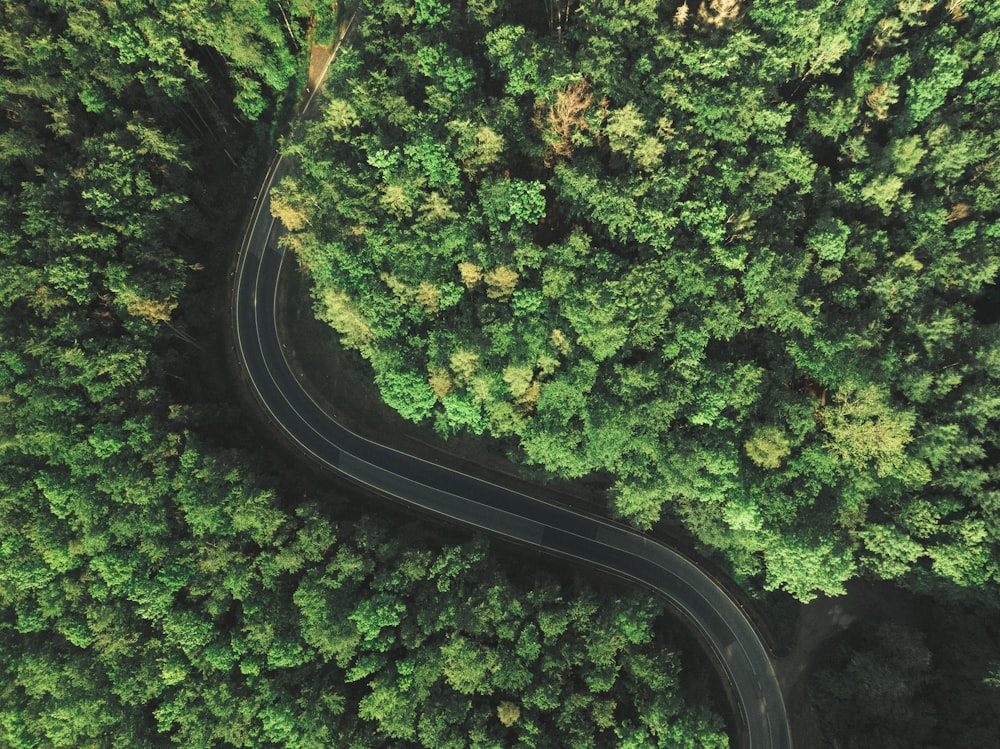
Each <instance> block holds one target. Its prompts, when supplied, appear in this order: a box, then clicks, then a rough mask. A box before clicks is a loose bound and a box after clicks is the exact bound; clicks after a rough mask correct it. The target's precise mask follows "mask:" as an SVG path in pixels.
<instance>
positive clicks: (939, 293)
mask: <svg viewBox="0 0 1000 749" xmlns="http://www.w3.org/2000/svg"><path fill="white" fill-rule="evenodd" d="M358 5H359V7H358V8H352V9H351V10H352V11H353V10H358V15H357V17H356V19H357V20H356V25H355V29H354V31H353V32H352V35H351V37H350V39H349V43H348V44H347V46H345V47H344V48H343V49H342V51H341V57H340V58H339V59H338V61H337V63H336V67H335V69H333V70H332V71H331V74H330V77H329V79H328V82H327V89H328V94H327V98H326V99H325V100H324V101H323V102H321V105H322V117H320V118H318V119H317V120H315V121H312V122H307V123H303V124H302V125H300V126H298V127H296V128H295V129H294V130H293V131H292V132H291V133H290V134H289V135H288V136H287V137H284V138H282V137H281V135H282V133H284V132H285V130H284V128H285V126H286V123H288V122H290V121H291V120H292V119H293V117H294V111H295V106H296V102H297V100H298V96H299V92H300V91H301V89H302V88H303V86H304V85H305V81H306V65H307V62H308V57H309V49H310V47H311V46H312V45H314V44H326V43H328V42H329V41H330V40H331V38H332V37H333V35H334V33H335V29H336V17H335V15H334V14H332V13H331V8H330V6H329V4H327V3H322V2H318V0H278V1H277V2H263V0H228V1H227V2H225V3H209V2H207V1H206V0H129V2H124V0H106V1H105V2H101V3H86V2H82V1H81V0H0V279H2V284H0V746H4V747H8V746H9V747H17V748H22V747H23V748H28V747H67V748H82V747H122V748H128V749H131V748H133V747H156V746H181V747H185V748H187V747H260V746H274V747H289V748H291V747H303V748H307V747H308V748H311V747H317V746H336V747H345V748H349V747H357V748H358V749H369V748H371V747H404V748H405V747H428V748H430V747H434V748H437V747H456V748H457V747H477V748H478V747H482V748H489V747H496V748H498V749H499V748H505V747H510V746H523V747H580V748H582V747H603V746H622V747H636V748H638V747H643V748H645V747H690V748H691V749H695V748H701V749H712V748H714V747H726V746H729V745H730V735H731V734H732V733H733V731H732V725H731V723H727V722H726V720H724V718H723V717H722V716H723V715H724V714H725V713H726V704H725V701H724V700H720V699H718V694H717V691H718V690H717V688H716V686H714V682H713V677H712V675H711V673H710V669H707V668H706V667H705V664H704V661H703V660H702V659H700V658H699V657H698V656H697V653H696V652H695V651H696V650H697V648H696V646H695V645H693V644H692V642H691V638H685V637H684V636H683V634H682V633H680V632H679V631H678V627H677V626H676V625H675V624H674V623H673V617H671V616H670V615H668V614H667V613H665V612H664V610H663V607H662V604H661V603H659V602H658V601H656V600H654V599H652V598H651V597H650V596H648V595H647V594H645V593H643V592H642V591H636V590H630V589H628V588H627V587H625V586H620V585H616V586H611V585H607V584H602V583H601V581H600V580H592V579H584V578H581V577H579V576H574V575H571V574H569V573H568V572H566V571H565V570H564V569H562V568H559V567H558V566H555V567H554V568H553V569H552V570H550V571H546V569H545V568H546V567H548V566H550V565H549V564H548V563H545V562H543V561H542V560H540V559H539V558H537V557H534V558H530V557H529V558H528V559H526V560H521V562H520V563H518V562H517V560H513V561H512V559H511V555H510V554H508V553H506V552H504V550H503V549H502V548H498V547H496V546H494V545H491V544H490V543H489V542H487V541H486V540H484V539H482V538H479V537H470V536H469V535H468V534H465V533H463V532H460V531H457V530H455V529H439V528H434V527H431V526H430V525H429V524H426V523H424V522H421V521H419V520H414V519H413V518H412V517H411V518H407V517H406V516H400V515H394V514H393V513H392V512H391V510H390V509H388V507H387V506H383V505H378V504H376V503H374V502H373V500H372V499H371V498H368V497H360V496H359V495H358V493H357V491H358V490H356V489H354V488H351V487H347V486H341V485H339V484H337V483H334V482H332V481H330V480H328V479H324V478H321V477H319V478H311V477H309V476H307V475H306V474H307V473H308V472H305V471H303V470H302V468H301V466H299V465H298V464H296V463H295V462H294V459H293V458H291V457H289V456H286V455H284V454H282V453H281V452H280V451H278V452H277V453H276V452H275V451H274V450H273V449H271V447H272V446H271V445H270V443H269V440H270V439H271V438H270V437H269V436H268V435H266V434H265V433H263V431H262V430H261V429H260V427H259V425H257V424H256V423H255V422H254V421H253V419H252V418H250V417H248V416H247V413H246V412H247V410H248V409H247V405H246V402H245V400H243V399H242V396H241V394H240V393H239V392H238V388H237V387H236V386H234V385H233V384H232V383H231V379H232V373H231V372H230V371H229V369H228V368H227V364H226V361H225V356H224V352H225V350H226V349H227V348H228V347H229V346H230V345H231V344H230V341H229V340H228V339H227V337H226V336H227V330H226V326H225V325H224V324H222V323H220V319H223V318H224V316H225V315H224V313H223V312H222V311H221V310H223V309H224V307H225V305H226V304H227V302H228V299H227V296H226V291H225V286H226V277H227V273H228V270H229V268H230V265H231V263H232V261H233V253H234V251H235V247H233V237H234V236H236V235H237V234H238V232H239V228H240V222H241V221H242V220H243V219H244V217H245V212H246V210H247V208H248V206H249V205H250V203H251V200H252V198H253V196H254V194H255V190H256V189H257V179H258V178H259V175H260V174H261V173H262V171H263V169H264V166H265V165H266V163H267V161H268V159H269V157H270V154H271V153H272V151H273V147H274V146H275V144H276V143H278V142H279V141H280V142H281V144H282V147H283V148H284V150H285V152H286V153H288V154H290V155H293V156H297V157H298V161H299V164H300V168H299V170H298V171H297V172H296V174H295V176H294V178H293V179H290V180H289V181H287V182H286V183H284V184H282V185H281V186H280V188H279V189H278V191H277V192H276V193H275V199H274V201H273V205H274V206H275V212H276V213H277V214H278V215H279V217H280V218H281V219H282V221H283V222H284V224H285V225H286V226H287V227H288V229H289V237H288V240H287V241H288V243H289V246H290V247H292V248H293V249H294V251H295V252H296V254H297V256H298V258H299V261H300V263H301V264H302V266H303V267H304V268H306V269H307V270H308V272H309V274H310V277H311V278H312V280H313V282H314V284H315V289H314V297H315V307H316V312H317V314H318V316H319V317H320V318H322V319H323V320H325V321H327V322H329V323H330V324H331V326H332V327H333V329H335V330H336V331H337V337H338V338H340V340H341V341H342V343H343V344H344V345H346V346H347V347H349V348H351V349H355V350H357V351H359V352H360V355H361V356H360V357H359V360H360V364H359V366H361V364H363V366H365V367H370V373H371V376H372V377H373V378H374V379H375V381H376V382H377V383H378V386H379V387H380V389H381V393H382V396H383V398H384V399H385V401H386V402H387V403H389V404H390V405H392V406H393V407H394V408H396V409H397V410H398V411H399V412H400V413H402V414H403V415H404V416H405V417H407V418H409V419H412V420H414V421H417V422H420V423H422V424H425V425H427V426H428V427H429V428H434V429H436V430H437V431H438V432H439V433H440V434H443V435H445V436H454V435H457V434H472V435H480V436H482V438H483V439H484V440H485V439H489V440H494V441H495V442H493V443H490V444H500V445H502V446H503V449H505V450H507V451H508V452H509V453H510V455H511V456H513V457H514V458H515V459H517V460H520V461H522V462H526V463H531V464H536V465H539V466H543V467H545V468H546V469H548V470H549V471H550V472H551V474H552V475H553V476H561V477H569V478H573V477H585V476H590V477H593V476H594V475H597V476H599V477H600V479H601V480H602V481H606V483H607V486H608V496H609V509H610V511H611V512H612V513H614V514H615V515H616V516H617V517H620V518H623V519H626V520H628V521H629V522H632V523H634V524H635V525H637V526H638V527H642V528H650V527H651V528H653V529H654V531H655V530H659V529H662V528H663V527H664V526H666V525H668V524H671V523H674V522H679V523H683V524H684V525H685V527H686V528H687V529H688V532H690V533H691V534H692V537H693V538H694V539H696V540H697V542H699V543H700V544H701V547H702V548H703V549H705V550H706V551H713V550H714V553H716V554H718V555H719V556H718V558H719V559H720V560H722V561H723V562H724V563H725V564H728V565H729V570H730V571H731V572H732V573H733V574H734V576H735V577H736V578H737V580H739V581H740V582H741V583H743V584H744V586H745V587H746V589H747V590H748V591H749V592H750V593H751V594H754V595H756V594H757V593H759V592H760V591H761V590H764V589H768V590H775V591H779V592H778V593H776V594H775V595H780V596H785V593H782V592H780V591H787V592H788V593H790V594H791V595H794V596H795V597H797V598H798V599H801V600H807V599H809V598H811V597H812V596H815V595H816V594H817V593H824V592H825V593H837V592H838V591H840V590H841V589H842V586H843V585H844V584H845V583H846V582H847V581H848V580H850V579H851V578H857V577H865V578H868V579H886V580H891V581H894V582H897V583H898V584H899V585H901V586H903V589H905V590H906V591H907V592H908V594H912V595H914V596H919V600H920V601H921V605H922V606H923V609H922V611H923V613H922V614H920V615H915V616H912V617H909V618H908V619H906V620H905V621H901V620H898V619H893V620H886V621H866V622H861V623H859V624H858V625H855V626H854V627H852V628H851V629H850V630H849V631H848V632H847V634H846V635H845V636H844V637H843V638H840V639H839V640H838V641H837V642H836V644H835V646H834V647H832V648H831V649H830V651H829V653H828V654H827V656H826V657H825V658H824V660H823V662H822V663H821V664H820V665H819V667H818V668H817V669H816V670H815V672H814V673H811V674H809V676H808V678H809V687H810V690H809V693H810V698H811V699H812V705H813V711H814V713H815V715H816V716H817V722H818V726H819V730H820V732H821V733H822V737H823V738H822V745H823V746H831V747H833V746H839V747H847V746H851V747H855V746H856V747H868V746H871V745H872V742H873V741H877V742H880V743H881V745H883V746H887V747H889V746H900V747H904V746H905V747H912V746H921V747H924V746H926V747H934V746H950V747H968V748H969V749H978V748H979V747H983V746H992V745H997V744H1000V718H998V717H997V712H996V710H995V704H996V694H997V691H996V689H997V686H998V685H1000V630H998V628H997V626H998V624H997V623H998V622H1000V617H998V616H997V614H998V613H1000V612H998V606H997V602H998V597H997V595H996V575H997V556H996V534H997V532H998V531H997V525H996V523H997V521H996V506H997V504H996V503H997V501H998V496H997V482H996V479H997V477H996V470H997V469H996V467H995V462H996V457H997V455H998V454H1000V451H998V450H997V447H996V429H997V418H996V413H997V396H998V392H997V387H996V386H997V377H996V372H997V371H998V368H997V365H996V359H997V344H996V334H997V325H996V322H997V320H996V317H995V316H993V315H992V314H991V312H990V311H989V309H988V308H987V305H986V304H985V301H986V300H988V299H990V298H991V294H993V295H995V289H996V286H995V279H996V272H997V253H996V239H997V232H998V228H1000V226H998V222H997V219H998V217H997V205H996V199H997V192H996V169H997V167H996V164H995V156H996V153H997V138H998V135H997V131H998V128H997V127H996V123H997V109H996V108H997V106H998V103H997V102H998V101H1000V96H998V94H1000V90H998V89H1000V73H998V72H997V71H998V66H997V64H996V49H997V46H998V44H1000V33H998V31H997V30H996V29H997V28H1000V24H998V23H997V22H998V21H1000V18H998V12H1000V11H998V9H997V7H996V5H995V4H994V3H992V2H990V1H989V0H979V1H978V2H977V1H976V0H967V1H966V2H961V0H957V1H956V0H946V2H941V3H936V4H934V3H925V2H922V1H916V2H915V1H913V0H904V2H902V3H896V2H882V3H879V2H858V1H857V0H853V1H852V0H844V1H843V2H839V3H831V2H826V0H819V1H818V2H815V3H810V2H801V3H794V2H758V3H754V4H751V3H749V2H745V3H744V4H743V6H741V5H740V4H739V3H738V2H734V1H733V0H707V1H706V2H705V3H702V4H697V3H684V4H681V3H677V2H652V1H651V0H620V1H619V2H602V1H599V0H592V1H591V2H587V3H578V2H569V3H566V2H562V1H560V2H556V1H554V0H547V1H546V2H545V3H534V2H529V1H528V0H523V1H521V2H515V1H513V0H511V1H508V2H504V1H503V0H465V1H461V0H456V2H453V3H447V2H444V1H443V0H387V1H385V2H372V3H364V4H361V3H359V4H358ZM362 357H363V358H362ZM372 508H377V512H375V511H374V510H373V509H372ZM785 597H786V598H787V596H785ZM878 705H886V706H892V708H893V713H892V716H891V718H892V719H891V720H887V719H886V714H885V713H884V712H880V711H877V710H876V709H875V708H876V707H877V706H878Z"/></svg>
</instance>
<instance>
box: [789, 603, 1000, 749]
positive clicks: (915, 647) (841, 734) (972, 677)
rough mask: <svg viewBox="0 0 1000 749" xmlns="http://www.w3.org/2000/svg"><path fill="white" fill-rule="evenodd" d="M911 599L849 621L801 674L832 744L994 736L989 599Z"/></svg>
mask: <svg viewBox="0 0 1000 749" xmlns="http://www.w3.org/2000/svg"><path fill="white" fill-rule="evenodd" d="M963 597H964V598H967V599H968V600H965V601H959V600H955V598H954V596H948V595H946V596H944V597H942V598H941V599H940V600H938V601H935V602H931V601H929V600H926V599H924V600H921V601H919V602H918V603H919V607H911V608H913V609H914V610H911V611H910V612H909V613H908V614H907V615H904V616H902V617H898V618H897V619H896V620H872V621H864V622H860V623H858V624H855V625H853V626H852V627H851V629H849V630H848V632H847V633H846V635H845V636H844V637H843V638H842V639H841V640H840V641H839V642H838V643H837V644H836V645H835V646H834V647H833V648H832V649H831V650H830V652H829V653H828V654H827V657H826V658H825V659H824V662H823V663H821V664H820V667H819V668H817V669H816V670H815V672H814V673H812V674H811V675H810V677H809V687H810V690H809V691H810V695H811V698H812V702H813V706H814V709H815V714H816V717H817V722H818V723H819V726H820V728H821V731H822V734H823V736H824V738H825V739H826V740H827V741H826V743H827V745H829V746H836V747H840V748H841V749H864V748H865V747H871V746H879V747H885V748H886V749H895V748H897V747H898V749H903V748H904V747H905V748H907V749H910V748H912V747H943V746H947V747H952V748H953V749H979V747H984V746H996V745H997V744H998V743H1000V716H998V715H997V711H996V702H997V687H998V686H1000V680H998V678H997V673H996V670H997V665H998V663H997V659H998V657H1000V628H998V622H1000V619H998V617H997V613H998V612H997V602H996V600H995V599H987V598H984V597H982V596H974V595H973V596H968V595H967V594H966V596H963Z"/></svg>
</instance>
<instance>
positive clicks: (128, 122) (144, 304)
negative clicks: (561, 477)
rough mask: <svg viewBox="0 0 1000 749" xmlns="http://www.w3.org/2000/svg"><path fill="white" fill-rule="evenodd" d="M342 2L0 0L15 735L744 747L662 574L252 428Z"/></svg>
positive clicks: (5, 511) (0, 609)
mask: <svg viewBox="0 0 1000 749" xmlns="http://www.w3.org/2000/svg"><path fill="white" fill-rule="evenodd" d="M335 25H336V19H335V18H334V17H333V16H332V15H331V11H330V7H329V5H327V4H325V3H319V2H311V1H310V0H294V1H293V2H291V3H288V2H284V1H283V2H281V3H273V2H262V1H261V0H233V1H232V2H226V3H208V2H204V0H172V1H169V2H168V1H167V0H132V1H130V2H123V1H120V0H109V1H108V2H102V3H88V2H80V1H79V0H28V1H21V0H17V1H15V0H0V278H2V281H3V282H2V284H0V746H3V747H17V748H25V749H26V748H28V747H67V748H72V749H82V748H85V747H122V748H123V749H135V748H136V747H155V746H180V747H185V749H193V748H197V747H261V746H270V747H289V748H291V747H302V748H304V749H306V748H308V749H314V748H315V747H322V746H334V747H344V748H345V749H346V748H348V747H357V748H358V749H371V748H372V747H382V746H385V747H421V746H422V747H434V748H435V749H437V748H440V747H464V746H477V747H497V748H498V749H499V748H501V747H509V746H525V747H530V746H538V747H542V746H574V747H594V746H606V745H609V744H618V745H622V746H634V747H656V746H664V747H665V746H670V747H676V746H684V747H692V748H694V747H725V746H728V743H729V740H728V735H727V734H728V729H727V727H726V725H725V724H724V722H723V720H722V718H721V717H720V712H719V710H720V708H719V706H718V705H717V704H715V699H714V698H713V697H712V694H711V693H712V689H713V687H712V686H711V684H710V683H708V682H706V677H705V676H704V675H703V674H702V675H699V673H700V672H699V666H698V664H699V663H700V661H699V660H698V658H697V657H695V658H694V660H693V661H691V660H689V658H688V656H687V655H684V656H683V660H682V654H681V653H680V652H679V651H680V649H681V648H682V647H684V648H685V649H687V650H691V648H689V647H688V646H686V645H684V644H683V639H684V638H683V635H682V634H678V632H677V629H676V628H675V627H673V626H672V625H671V623H670V618H669V617H665V616H664V614H663V611H662V606H661V604H660V603H658V602H657V601H655V600H653V599H652V598H651V597H650V596H648V595H646V594H644V593H641V592H638V591H633V592H629V591H623V590H621V589H612V588H611V587H610V586H608V585H606V584H605V585H603V586H595V585H594V584H592V583H590V582H586V581H584V580H582V579H577V578H574V577H573V576H572V575H570V574H568V573H564V574H555V573H552V574H550V573H546V572H544V571H543V570H541V569H538V567H539V565H535V567H536V568H535V569H531V568H528V569H526V570H521V569H520V568H516V567H513V566H511V565H510V564H507V563H503V562H502V561H501V560H500V559H499V557H498V556H497V553H496V552H495V550H494V549H492V548H491V547H490V546H489V544H487V543H486V542H485V541H484V540H483V539H481V538H479V539H476V538H470V537H469V535H468V534H459V533H456V532H454V531H452V532H450V533H444V532H440V531H436V530H434V529H430V528H429V527H428V526H427V525H426V524H423V523H418V522H416V521H414V520H413V519H410V520H406V519H405V518H400V517H394V516H393V515H392V514H391V512H389V511H388V510H386V509H385V508H384V507H383V508H382V509H381V510H380V511H379V513H378V516H377V517H366V516H364V514H363V513H362V512H361V511H360V510H359V508H371V507H373V505H372V502H371V500H370V499H369V498H362V497H359V496H358V495H357V493H356V490H353V489H349V488H347V487H345V486H340V485H338V484H333V483H331V482H329V481H321V480H319V479H317V480H315V481H307V480H305V479H303V478H302V474H303V472H302V470H301V467H299V466H297V465H296V464H295V463H294V461H293V460H291V459H289V458H287V457H282V456H280V455H279V456H278V457H274V456H273V455H272V453H273V450H265V448H270V447H271V445H269V444H268V442H267V439H266V437H265V436H263V435H262V434H260V433H259V432H257V433H255V432H254V425H253V424H252V423H249V422H248V420H247V418H246V416H245V413H244V412H245V411H246V405H245V403H244V402H242V401H241V400H240V397H239V394H238V393H237V392H236V388H234V387H233V386H231V385H230V384H229V383H228V381H229V379H230V378H231V374H230V373H229V372H228V371H227V370H226V366H225V357H224V356H223V353H224V352H225V350H227V349H228V348H229V347H230V346H231V342H230V341H229V340H228V339H227V338H226V335H227V333H228V330H227V328H226V326H225V324H224V323H220V320H223V319H224V318H225V314H220V308H224V307H225V305H226V304H227V301H228V299H227V295H226V291H225V287H226V277H227V272H228V269H229V267H230V265H231V263H232V262H233V259H234V253H235V250H236V248H235V247H234V243H233V237H234V236H236V235H237V234H238V231H239V224H240V222H241V221H242V220H243V216H244V213H245V212H246V211H247V209H248V206H249V205H250V204H251V200H252V197H253V195H254V190H256V180H257V179H258V178H259V175H260V174H261V173H262V172H263V168H264V166H265V165H266V163H267V160H268V158H269V155H270V153H271V152H272V149H273V146H274V143H275V138H276V137H277V134H278V132H279V131H280V129H281V127H282V123H284V122H287V121H288V120H289V118H290V117H291V116H292V114H293V112H294V108H295V104H296V101H297V99H298V95H299V92H300V91H301V89H302V88H303V86H304V85H305V74H306V65H307V63H308V58H309V47H310V46H311V45H312V44H319V43H327V42H329V41H330V39H331V37H332V35H333V33H334V31H335ZM352 492H353V493H352ZM374 506H375V507H378V505H374ZM369 511H371V510H369ZM694 652H695V656H697V650H696V648H695V649H694ZM688 663H693V664H694V668H693V670H690V671H689V670H687V669H685V670H684V671H683V675H684V682H683V684H682V679H681V675H682V666H686V665H687V664H688ZM701 670H702V671H703V670H704V669H701ZM710 678H711V677H708V679H709V681H710Z"/></svg>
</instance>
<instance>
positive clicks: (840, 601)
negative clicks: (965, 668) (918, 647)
mask: <svg viewBox="0 0 1000 749" xmlns="http://www.w3.org/2000/svg"><path fill="white" fill-rule="evenodd" d="M846 587H847V595H844V596H838V597H837V598H830V597H828V596H820V597H819V598H817V599H816V600H814V601H812V602H810V603H808V604H806V605H803V606H801V607H800V609H799V618H798V623H797V626H796V630H795V638H794V645H793V646H792V649H791V651H790V652H789V653H788V655H786V656H785V657H783V658H781V659H780V660H778V661H777V662H776V663H775V671H776V672H777V674H778V680H779V682H780V684H781V691H782V692H783V693H784V695H785V706H786V709H787V711H788V716H789V720H790V721H791V724H792V739H793V745H794V746H795V747H796V748H797V749H821V748H822V747H824V746H827V742H825V741H824V740H823V737H822V735H821V733H820V729H819V724H818V721H817V716H816V712H815V710H814V709H813V706H812V704H811V702H810V699H809V691H808V681H809V676H810V674H811V673H812V672H813V670H814V669H816V668H817V667H819V666H820V665H822V663H823V660H824V657H825V656H826V654H827V653H828V652H829V651H830V649H831V648H832V646H833V645H834V644H835V643H836V642H837V641H838V639H839V636H840V635H841V634H843V633H844V632H846V631H847V629H848V627H850V626H851V625H852V624H854V623H856V622H858V621H861V620H862V619H868V618H881V619H892V620H896V621H900V622H903V623H905V624H909V625H917V626H919V625H920V624H922V618H923V617H922V612H921V608H920V604H919V602H918V600H917V599H916V597H915V596H913V595H911V594H909V593H907V592H906V591H903V590H901V589H900V588H898V587H896V586H894V585H892V584H890V583H886V582H877V583H873V582H868V581H865V580H853V581H851V582H849V583H848V584H847V586H846Z"/></svg>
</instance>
